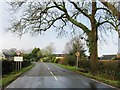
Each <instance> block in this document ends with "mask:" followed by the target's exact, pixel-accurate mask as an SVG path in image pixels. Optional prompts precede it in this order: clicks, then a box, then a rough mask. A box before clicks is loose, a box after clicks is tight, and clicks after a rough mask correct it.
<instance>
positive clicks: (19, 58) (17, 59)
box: [14, 57, 23, 62]
mask: <svg viewBox="0 0 120 90" xmlns="http://www.w3.org/2000/svg"><path fill="white" fill-rule="evenodd" d="M14 61H21V62H22V61H23V57H14Z"/></svg>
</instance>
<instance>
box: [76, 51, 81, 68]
mask: <svg viewBox="0 0 120 90" xmlns="http://www.w3.org/2000/svg"><path fill="white" fill-rule="evenodd" d="M75 55H76V56H77V65H76V67H77V68H78V59H79V56H80V53H79V52H78V51H77V52H76V53H75Z"/></svg>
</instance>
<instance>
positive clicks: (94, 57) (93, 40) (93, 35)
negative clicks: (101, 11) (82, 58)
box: [89, 2, 98, 75]
mask: <svg viewBox="0 0 120 90" xmlns="http://www.w3.org/2000/svg"><path fill="white" fill-rule="evenodd" d="M95 9H96V2H92V16H91V29H92V30H91V32H90V34H89V40H90V42H89V43H90V60H91V70H92V74H93V75H96V74H97V73H98V50H97V40H98V35H97V27H96V20H95V13H96V12H95Z"/></svg>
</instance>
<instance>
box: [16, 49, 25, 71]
mask: <svg viewBox="0 0 120 90" xmlns="http://www.w3.org/2000/svg"><path fill="white" fill-rule="evenodd" d="M16 54H17V55H18V56H15V57H14V61H15V62H16V70H19V69H21V67H22V64H21V62H22V61H23V57H20V55H21V51H20V50H17V51H16Z"/></svg>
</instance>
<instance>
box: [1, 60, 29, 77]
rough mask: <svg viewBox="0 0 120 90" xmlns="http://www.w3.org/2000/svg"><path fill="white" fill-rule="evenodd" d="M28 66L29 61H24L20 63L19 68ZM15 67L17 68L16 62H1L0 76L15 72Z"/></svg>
mask: <svg viewBox="0 0 120 90" xmlns="http://www.w3.org/2000/svg"><path fill="white" fill-rule="evenodd" d="M17 64H18V63H17ZM30 64H31V62H30V61H27V60H25V61H23V62H22V64H21V68H23V67H26V66H28V65H30ZM17 67H18V66H17V65H16V62H14V61H13V60H11V61H10V60H3V61H2V76H4V75H6V74H8V73H10V72H13V71H16V68H17Z"/></svg>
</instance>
